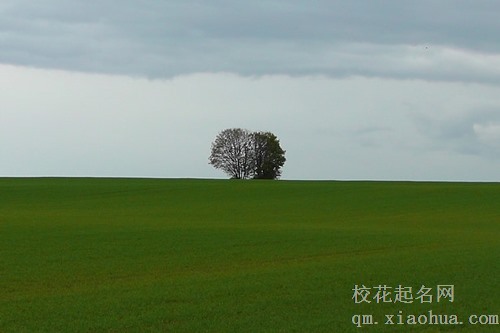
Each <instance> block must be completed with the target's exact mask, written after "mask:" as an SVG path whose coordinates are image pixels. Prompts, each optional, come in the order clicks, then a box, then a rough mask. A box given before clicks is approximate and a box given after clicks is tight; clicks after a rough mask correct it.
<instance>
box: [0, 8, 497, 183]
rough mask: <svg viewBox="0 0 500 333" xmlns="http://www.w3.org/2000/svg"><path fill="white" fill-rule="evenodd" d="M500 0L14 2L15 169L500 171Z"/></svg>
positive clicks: (9, 129) (10, 35)
mask: <svg viewBox="0 0 500 333" xmlns="http://www.w3.org/2000/svg"><path fill="white" fill-rule="evenodd" d="M499 13H500V2H499V1H496V0H490V1H487V0H475V1H461V0H440V1H430V0H429V1H427V0H421V1H405V0H399V1H395V0H394V1H383V0H380V1H361V0H349V1H309V2H306V1H296V0H287V1H272V0H266V1H251V2H249V1H234V0H233V1H223V0H213V1H177V0H175V1H157V0H149V1H147V0H146V1H132V0H121V1H118V0H99V1H93V0H87V1H83V0H82V1H78V0H45V1H31V0H29V1H28V0H3V1H1V2H0V154H1V159H0V176H18V175H19V176H48V175H53V176H127V177H130V176H131V177H224V174H223V173H222V172H220V171H218V170H214V169H213V168H212V167H211V166H210V165H208V155H209V154H210V143H211V142H212V140H213V139H214V138H215V136H216V135H217V133H218V132H220V131H221V130H223V129H225V128H230V127H242V128H247V129H249V130H263V131H272V132H274V133H275V134H276V135H277V136H278V138H279V139H280V140H281V143H282V146H283V148H284V149H285V150H286V151H287V153H286V156H287V162H286V164H285V168H284V172H283V178H285V179H388V180H399V179H402V180H470V181H474V180H481V181H500V172H499V170H500V42H499V39H498V32H500V14H499Z"/></svg>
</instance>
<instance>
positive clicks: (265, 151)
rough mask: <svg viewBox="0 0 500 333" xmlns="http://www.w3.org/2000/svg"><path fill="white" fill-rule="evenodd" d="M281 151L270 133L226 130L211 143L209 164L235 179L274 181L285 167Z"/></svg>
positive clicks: (283, 152)
mask: <svg viewBox="0 0 500 333" xmlns="http://www.w3.org/2000/svg"><path fill="white" fill-rule="evenodd" d="M285 161H286V158H285V151H284V150H283V149H282V148H281V146H280V143H279V140H278V138H277V137H276V135H274V134H273V133H271V132H250V131H248V130H246V129H241V128H230V129H226V130H223V131H222V132H220V133H219V134H218V135H217V137H216V138H215V141H214V142H213V143H212V151H211V154H210V157H209V163H210V164H212V165H213V166H214V167H215V168H217V169H220V170H222V171H224V172H225V173H226V174H228V175H229V176H230V177H231V178H235V179H248V178H255V179H276V178H279V177H280V176H281V168H282V167H283V165H284V164H285Z"/></svg>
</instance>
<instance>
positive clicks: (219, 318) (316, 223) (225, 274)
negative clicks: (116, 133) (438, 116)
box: [0, 178, 500, 333]
mask: <svg viewBox="0 0 500 333" xmlns="http://www.w3.org/2000/svg"><path fill="white" fill-rule="evenodd" d="M499 278H500V184H494V183H424V182H334V181H236V180H192V179H179V180H176V179H99V178H96V179H93V178H3V179H0V332H16V333H17V332H441V331H458V332H498V330H499V329H500V326H499V325H471V324H470V323H469V322H468V317H469V315H471V314H478V315H479V314H497V315H498V313H499V312H500V288H499ZM450 284H451V285H454V288H455V290H454V297H455V299H454V301H453V302H449V300H446V299H445V300H441V301H440V302H437V301H436V299H435V298H434V301H433V302H432V303H421V302H418V301H416V300H415V301H414V302H413V303H411V304H405V303H397V302H396V303H394V302H387V303H376V301H375V299H373V296H375V289H372V290H371V295H370V296H369V299H371V303H366V302H363V303H360V304H356V303H355V302H354V299H353V295H354V292H353V288H354V286H355V285H359V286H361V285H364V286H366V287H369V288H373V287H376V286H379V285H387V286H389V287H392V288H395V287H397V286H398V285H402V286H405V287H412V288H413V296H416V292H417V290H418V289H419V288H420V287H421V286H422V285H425V286H426V287H431V288H434V289H433V291H432V293H434V294H436V292H435V288H436V287H437V285H450ZM392 296H394V294H392ZM435 296H437V295H435ZM429 310H432V312H433V313H435V314H436V313H438V314H449V315H451V314H456V315H457V316H458V317H459V319H460V320H461V321H462V322H463V323H462V324H458V325H409V324H403V325H385V324H384V322H385V315H386V314H394V315H397V314H401V315H402V316H404V317H405V320H406V315H409V314H415V315H418V314H423V313H428V311H429ZM399 311H401V312H399ZM362 314H363V315H364V314H370V315H373V318H375V319H376V320H377V322H378V323H379V324H378V325H363V326H364V328H358V327H357V326H356V325H354V324H353V318H355V317H353V316H355V315H362ZM395 318H396V316H395Z"/></svg>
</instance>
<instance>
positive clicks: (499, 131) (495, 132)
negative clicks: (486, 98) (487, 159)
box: [473, 111, 500, 152]
mask: <svg viewBox="0 0 500 333" xmlns="http://www.w3.org/2000/svg"><path fill="white" fill-rule="evenodd" d="M499 112H500V111H499ZM473 129H474V134H476V136H477V139H478V140H479V142H481V143H482V144H484V145H486V146H489V147H492V148H495V149H500V123H486V124H474V125H473ZM497 152H498V151H497Z"/></svg>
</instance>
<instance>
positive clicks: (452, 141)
mask: <svg viewBox="0 0 500 333" xmlns="http://www.w3.org/2000/svg"><path fill="white" fill-rule="evenodd" d="M417 118H418V119H416V124H417V127H418V129H419V131H420V133H421V134H422V135H423V136H424V137H427V138H428V140H429V141H428V147H429V148H430V149H432V150H438V151H455V152H458V153H460V154H464V155H480V156H483V157H487V158H488V159H499V156H500V154H499V153H500V145H499V142H500V132H499V130H500V104H498V105H496V106H495V107H490V108H489V109H477V108H474V109H469V110H464V109H458V110H456V112H454V113H450V112H449V113H446V112H442V113H437V114H435V115H420V117H417Z"/></svg>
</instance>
